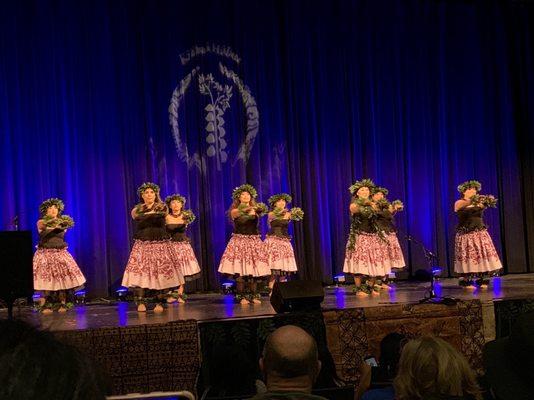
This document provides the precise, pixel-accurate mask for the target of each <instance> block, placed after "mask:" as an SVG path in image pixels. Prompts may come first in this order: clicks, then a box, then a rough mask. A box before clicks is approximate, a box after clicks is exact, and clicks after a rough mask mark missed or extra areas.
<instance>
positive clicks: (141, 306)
mask: <svg viewBox="0 0 534 400" xmlns="http://www.w3.org/2000/svg"><path fill="white" fill-rule="evenodd" d="M137 312H146V306H145V305H144V304H143V303H141V304H138V305H137Z"/></svg>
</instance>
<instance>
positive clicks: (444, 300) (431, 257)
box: [402, 232, 457, 305]
mask: <svg viewBox="0 0 534 400" xmlns="http://www.w3.org/2000/svg"><path fill="white" fill-rule="evenodd" d="M402 234H403V236H404V238H405V239H406V240H408V241H410V242H412V243H414V244H416V245H417V246H419V247H420V248H421V250H422V251H423V255H424V257H425V259H426V262H427V265H428V268H429V270H430V288H428V290H427V291H426V292H425V295H424V297H423V298H422V299H421V300H419V303H420V304H421V303H434V304H445V305H453V304H456V302H457V300H456V299H455V298H453V297H441V296H438V295H436V291H435V285H434V281H435V279H434V271H433V270H432V266H433V265H435V263H436V262H437V260H438V257H437V256H436V255H435V254H434V253H433V252H432V251H430V250H429V249H427V248H426V246H425V245H424V244H423V243H422V242H421V241H419V240H417V239H415V238H414V237H413V236H411V235H408V234H406V233H404V232H402Z"/></svg>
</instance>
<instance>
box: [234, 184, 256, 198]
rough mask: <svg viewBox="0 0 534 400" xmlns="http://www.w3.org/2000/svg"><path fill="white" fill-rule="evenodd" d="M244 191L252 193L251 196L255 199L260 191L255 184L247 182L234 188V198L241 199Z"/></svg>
mask: <svg viewBox="0 0 534 400" xmlns="http://www.w3.org/2000/svg"><path fill="white" fill-rule="evenodd" d="M243 192H247V193H248V194H250V197H252V198H253V199H255V198H256V197H258V192H256V189H254V186H252V185H249V184H248V183H245V184H243V185H241V186H238V187H236V188H235V189H234V191H233V192H232V199H234V200H239V196H241V193H243Z"/></svg>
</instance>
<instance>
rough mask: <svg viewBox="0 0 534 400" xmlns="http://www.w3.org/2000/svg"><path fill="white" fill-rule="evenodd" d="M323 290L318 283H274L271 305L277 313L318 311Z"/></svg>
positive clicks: (322, 298) (322, 297)
mask: <svg viewBox="0 0 534 400" xmlns="http://www.w3.org/2000/svg"><path fill="white" fill-rule="evenodd" d="M323 300H324V289H323V285H322V283H321V282H320V281H289V282H276V283H275V284H274V287H273V293H272V295H271V305H272V306H273V308H274V310H275V311H276V312H277V313H282V312H289V311H313V310H320V309H321V303H322V302H323Z"/></svg>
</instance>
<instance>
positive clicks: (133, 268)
mask: <svg viewBox="0 0 534 400" xmlns="http://www.w3.org/2000/svg"><path fill="white" fill-rule="evenodd" d="M137 193H138V194H139V197H140V198H141V202H140V203H139V204H137V205H136V206H135V207H134V208H133V209H132V212H131V216H132V218H133V219H134V220H135V221H136V222H137V231H136V233H135V235H134V245H133V248H132V251H131V253H130V258H129V259H128V264H127V265H126V270H125V271H124V276H123V278H122V286H126V287H131V288H135V289H136V291H137V297H138V305H137V311H139V312H145V311H146V304H145V303H146V302H147V298H146V297H145V290H146V289H149V290H152V291H155V293H153V294H155V297H156V299H157V300H156V306H155V307H154V311H155V312H162V311H163V305H162V304H161V297H162V293H161V292H162V291H164V290H165V289H169V288H173V287H179V286H181V285H183V284H184V282H185V281H184V277H183V275H182V273H181V271H180V269H179V268H178V266H177V262H176V255H175V253H174V251H173V250H172V247H171V246H170V241H169V234H168V233H167V231H166V230H165V217H166V216H167V206H165V203H163V201H161V198H160V195H159V186H158V185H156V184H154V183H151V182H146V183H143V184H142V185H141V186H140V187H139V188H138V189H137Z"/></svg>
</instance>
